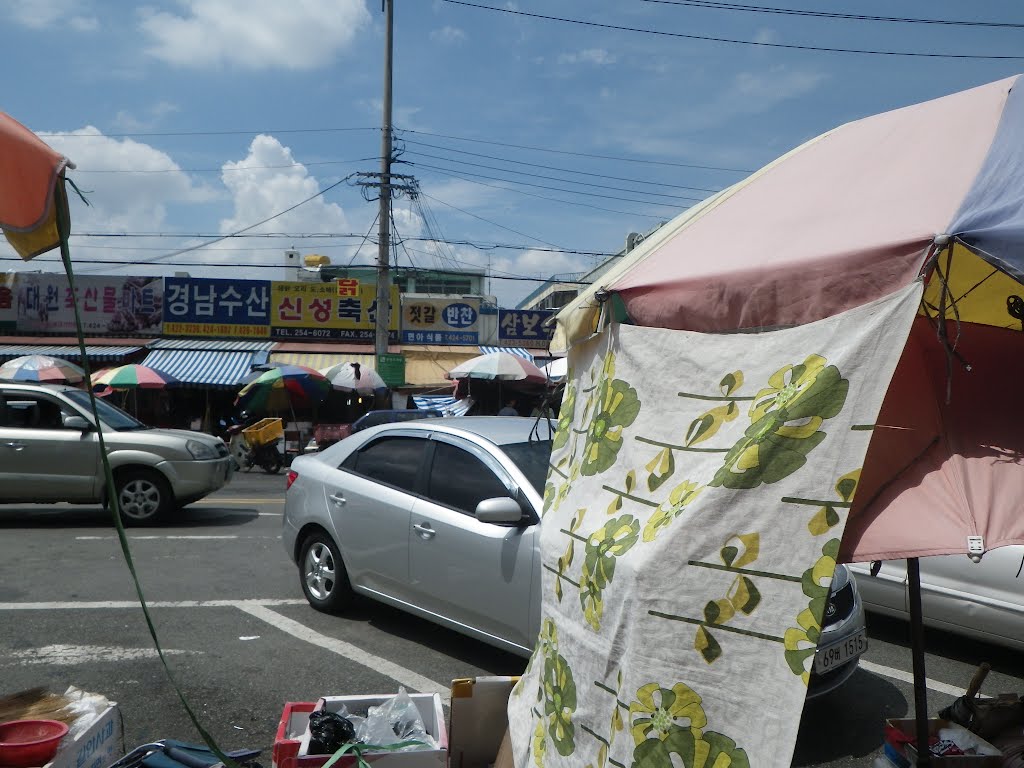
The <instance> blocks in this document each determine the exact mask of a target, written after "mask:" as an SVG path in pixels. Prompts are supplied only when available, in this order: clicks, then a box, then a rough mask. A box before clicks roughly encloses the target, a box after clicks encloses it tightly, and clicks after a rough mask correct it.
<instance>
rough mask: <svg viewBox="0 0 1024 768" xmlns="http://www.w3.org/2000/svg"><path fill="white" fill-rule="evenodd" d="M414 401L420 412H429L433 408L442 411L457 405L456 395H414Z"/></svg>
mask: <svg viewBox="0 0 1024 768" xmlns="http://www.w3.org/2000/svg"><path fill="white" fill-rule="evenodd" d="M412 401H413V402H414V403H416V407H417V408H419V409H420V410H424V411H429V410H430V409H431V408H436V409H437V410H441V409H442V408H448V407H449V406H452V405H455V396H454V395H413V396H412Z"/></svg>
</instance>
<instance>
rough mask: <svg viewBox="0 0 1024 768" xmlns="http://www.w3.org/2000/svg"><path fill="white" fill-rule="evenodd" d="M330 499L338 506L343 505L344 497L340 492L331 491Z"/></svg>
mask: <svg viewBox="0 0 1024 768" xmlns="http://www.w3.org/2000/svg"><path fill="white" fill-rule="evenodd" d="M330 499H331V501H333V502H334V503H335V504H337V505H338V506H339V507H343V506H345V497H344V496H342V495H341V494H340V493H332V494H331V496H330Z"/></svg>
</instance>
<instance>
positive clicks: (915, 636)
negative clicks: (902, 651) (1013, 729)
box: [907, 557, 931, 766]
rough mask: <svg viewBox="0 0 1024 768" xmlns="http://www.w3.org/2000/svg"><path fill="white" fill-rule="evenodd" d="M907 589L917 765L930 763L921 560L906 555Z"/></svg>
mask: <svg viewBox="0 0 1024 768" xmlns="http://www.w3.org/2000/svg"><path fill="white" fill-rule="evenodd" d="M907 588H908V589H909V591H910V648H911V655H912V657H913V662H914V721H915V724H916V726H917V765H919V766H920V765H931V752H930V751H929V750H928V687H927V686H928V683H927V681H926V678H925V668H924V663H925V662H924V616H923V613H922V611H921V563H920V562H919V561H918V559H917V558H916V557H911V558H908V559H907Z"/></svg>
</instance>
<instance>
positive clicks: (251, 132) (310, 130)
mask: <svg viewBox="0 0 1024 768" xmlns="http://www.w3.org/2000/svg"><path fill="white" fill-rule="evenodd" d="M345 131H380V127H379V126H378V127H376V128H282V129H278V130H275V131H268V130H259V131H255V130H231V131H134V132H131V133H103V134H100V135H96V134H93V133H74V132H72V133H58V132H55V131H53V132H51V131H44V132H41V133H40V136H42V137H44V138H45V137H47V136H60V137H62V138H69V139H104V138H106V139H130V138H134V137H137V136H252V135H254V134H256V135H259V134H266V135H276V134H279V133H339V132H345Z"/></svg>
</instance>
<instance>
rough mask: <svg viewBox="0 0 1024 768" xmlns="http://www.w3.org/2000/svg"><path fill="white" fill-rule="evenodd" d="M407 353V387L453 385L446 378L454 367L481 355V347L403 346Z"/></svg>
mask: <svg viewBox="0 0 1024 768" xmlns="http://www.w3.org/2000/svg"><path fill="white" fill-rule="evenodd" d="M402 354H404V355H405V386H406V387H436V388H441V387H451V386H453V382H451V381H449V380H448V379H446V378H445V374H446V373H448V371H450V370H451V369H452V368H454V367H455V366H457V365H459V364H460V363H464V362H466V361H467V360H471V359H472V358H474V357H479V356H480V348H479V347H458V346H445V345H429V344H425V345H423V346H419V345H416V346H413V345H405V346H403V347H402Z"/></svg>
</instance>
